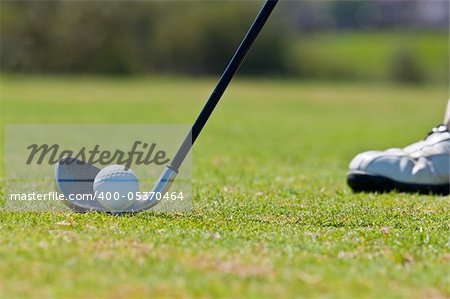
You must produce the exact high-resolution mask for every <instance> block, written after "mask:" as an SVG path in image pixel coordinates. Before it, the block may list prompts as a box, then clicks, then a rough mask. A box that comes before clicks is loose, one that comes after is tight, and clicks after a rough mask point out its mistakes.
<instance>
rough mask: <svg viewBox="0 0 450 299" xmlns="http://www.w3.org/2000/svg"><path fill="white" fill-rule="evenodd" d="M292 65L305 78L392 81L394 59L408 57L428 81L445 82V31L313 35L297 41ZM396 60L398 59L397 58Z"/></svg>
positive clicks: (446, 70)
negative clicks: (298, 69)
mask: <svg viewBox="0 0 450 299" xmlns="http://www.w3.org/2000/svg"><path fill="white" fill-rule="evenodd" d="M294 51H295V52H294V53H297V54H296V55H297V58H295V55H294V61H293V62H292V64H293V65H294V68H295V66H298V67H300V68H302V69H303V71H304V75H305V76H316V77H325V78H326V77H329V78H339V77H342V76H343V77H344V78H346V77H353V78H359V79H368V78H369V79H371V80H392V79H393V78H392V76H393V70H394V69H396V68H398V67H399V66H398V64H396V63H395V62H394V61H395V59H396V58H395V57H398V55H400V53H403V55H409V56H410V57H411V59H412V60H413V61H414V63H415V64H417V67H418V70H419V71H420V72H421V74H422V75H423V76H424V77H425V78H427V80H428V81H432V82H442V83H445V82H447V81H448V65H449V58H448V53H449V37H448V32H446V31H443V32H438V31H436V32H420V31H398V32H395V31H390V32H388V31H386V32H383V31H367V32H351V31H349V32H343V33H340V34H336V33H317V34H312V35H310V36H304V37H301V38H299V39H298V41H297V42H296V46H295V48H294ZM397 59H398V58H397Z"/></svg>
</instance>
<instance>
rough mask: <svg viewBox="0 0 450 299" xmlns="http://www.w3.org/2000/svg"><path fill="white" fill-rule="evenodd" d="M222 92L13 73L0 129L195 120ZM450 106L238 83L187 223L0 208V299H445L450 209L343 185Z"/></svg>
mask: <svg viewBox="0 0 450 299" xmlns="http://www.w3.org/2000/svg"><path fill="white" fill-rule="evenodd" d="M213 83H214V81H213V80H209V79H200V78H199V79H195V80H194V79H180V78H152V77H149V78H134V79H125V78H117V79H111V78H109V79H108V78H95V77H79V78H71V77H62V78H54V77H18V76H3V77H2V78H1V83H0V87H1V91H0V92H1V94H0V96H1V100H2V118H1V119H2V123H3V124H7V123H8V124H9V123H191V122H192V120H193V119H194V117H195V116H196V114H197V112H198V110H199V109H200V108H201V106H202V104H203V99H204V98H206V97H207V96H208V94H209V92H210V89H211V86H213ZM447 97H448V93H447V90H446V88H445V86H421V87H414V86H393V85H392V86H389V85H371V84H364V83H358V84H352V83H314V82H301V81H295V80H291V81H277V80H272V81H271V80H260V81H257V80H248V79H242V78H241V79H238V80H237V81H235V82H233V84H232V86H230V88H229V90H228V91H227V92H226V94H225V96H224V99H223V102H222V103H221V104H220V105H219V106H218V109H217V111H216V112H215V113H214V116H213V117H212V118H211V120H210V122H209V123H208V125H207V126H206V128H205V130H204V132H203V133H202V136H201V137H200V138H199V140H198V143H197V144H196V145H195V148H194V162H193V163H194V164H193V167H194V168H193V190H194V208H193V209H192V211H190V212H186V213H176V214H170V213H169V214H154V213H144V214H139V215H136V216H134V217H130V216H125V217H111V216H107V215H101V214H82V215H80V214H73V213H12V212H8V211H6V210H4V209H3V210H0V231H1V234H0V269H2V271H0V297H3V298H11V297H14V298H20V297H50V298H52V297H67V298H71V297H73V298H77V297H78V298H80V297H112V298H122V297H127V298H128V297H130V298H133V297H142V296H147V297H150V296H151V297H167V296H170V297H197V296H199V297H255V298H256V297H258V298H259V297H311V296H320V297H323V298H349V297H364V298H368V297H372V298H375V297H378V298H381V297H382V298H426V297H427V298H447V297H448V296H450V290H449V274H450V273H449V267H448V265H449V262H450V254H449V222H450V221H449V220H450V219H449V214H450V213H449V212H450V211H449V199H448V197H433V196H423V195H414V194H413V195H408V194H398V193H389V194H383V195H377V194H353V193H352V192H351V191H350V190H349V189H348V187H347V186H346V184H345V174H346V169H347V165H348V162H349V160H350V159H351V158H352V157H353V156H354V155H355V154H357V153H358V152H360V151H362V150H368V149H378V148H380V149H381V148H386V147H393V146H403V145H406V144H408V143H410V142H413V141H415V140H418V139H419V138H421V137H422V136H423V135H424V134H425V133H426V132H427V131H428V130H429V129H430V128H431V126H433V125H435V124H437V123H439V122H440V121H441V117H442V114H443V111H444V107H445V100H446V99H447ZM3 163H4V161H3V160H2V164H3ZM2 168H3V167H2ZM2 173H3V170H2ZM3 175H4V173H3ZM2 188H3V184H2Z"/></svg>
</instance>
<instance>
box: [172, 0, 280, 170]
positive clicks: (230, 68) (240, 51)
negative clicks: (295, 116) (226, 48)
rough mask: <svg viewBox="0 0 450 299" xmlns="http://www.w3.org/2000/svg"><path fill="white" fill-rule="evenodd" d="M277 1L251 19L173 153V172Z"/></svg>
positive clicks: (268, 0)
mask: <svg viewBox="0 0 450 299" xmlns="http://www.w3.org/2000/svg"><path fill="white" fill-rule="evenodd" d="M277 2H278V0H266V2H265V3H264V5H263V7H262V8H261V10H260V12H259V13H258V16H257V17H256V19H255V20H254V21H253V24H252V26H251V27H250V29H249V30H248V32H247V34H246V35H245V37H244V39H243V40H242V42H241V44H240V45H239V47H238V48H237V50H236V52H234V55H233V57H232V58H231V60H230V62H229V63H228V65H227V67H226V69H225V71H224V72H223V73H222V76H221V77H220V79H219V81H218V82H217V85H216V87H215V88H214V90H213V92H212V93H211V95H210V97H209V99H208V101H207V102H206V104H205V106H204V107H203V109H202V111H201V112H200V114H199V116H198V117H197V119H196V120H195V123H194V125H193V126H192V129H191V130H190V131H189V133H188V135H187V136H186V138H185V139H184V141H183V143H182V145H181V147H180V149H179V150H178V152H177V153H176V154H175V157H174V158H173V160H172V162H171V163H170V165H169V166H168V168H170V169H172V170H173V171H175V172H178V169H179V168H180V166H181V164H182V163H183V161H184V158H185V157H186V155H187V154H188V153H189V151H190V150H191V147H192V145H193V144H194V142H195V140H196V139H197V137H198V135H199V134H200V132H201V131H202V129H203V127H204V126H205V124H206V122H207V121H208V118H209V116H210V115H211V114H212V112H213V110H214V108H215V107H216V105H217V103H218V102H219V100H220V98H221V97H222V95H223V93H224V92H225V89H226V88H227V86H228V84H229V83H230V81H231V79H232V78H233V76H234V74H235V73H236V72H237V70H238V69H239V66H240V65H241V63H242V61H243V60H244V58H245V56H246V54H247V52H248V50H250V47H251V46H252V44H253V42H254V41H255V39H256V37H257V36H258V34H259V32H260V31H261V29H262V28H263V26H264V24H265V23H266V21H267V19H268V18H269V16H270V14H271V13H272V10H273V9H274V7H275V5H276V4H277Z"/></svg>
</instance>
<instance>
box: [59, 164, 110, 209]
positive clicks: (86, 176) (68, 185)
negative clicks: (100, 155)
mask: <svg viewBox="0 0 450 299" xmlns="http://www.w3.org/2000/svg"><path fill="white" fill-rule="evenodd" d="M99 171H100V168H98V167H95V166H94V165H91V164H89V163H87V162H84V161H81V160H78V159H75V158H70V157H67V158H62V159H61V160H59V161H58V163H57V164H56V166H55V184H56V188H57V189H58V191H59V192H61V193H62V194H64V197H65V200H64V201H63V203H64V204H65V205H66V206H68V207H69V208H70V209H71V210H73V211H75V212H79V213H83V212H88V211H101V212H107V210H106V209H105V208H104V207H102V206H101V205H100V204H99V203H98V201H97V200H96V199H95V198H94V190H93V184H94V179H95V177H96V176H97V174H98V173H99ZM83 195H84V196H85V197H86V200H82V199H78V200H77V199H75V198H74V197H75V196H83ZM89 196H90V197H91V199H87V198H88V197H89Z"/></svg>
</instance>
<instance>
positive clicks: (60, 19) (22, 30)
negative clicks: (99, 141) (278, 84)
mask: <svg viewBox="0 0 450 299" xmlns="http://www.w3.org/2000/svg"><path fill="white" fill-rule="evenodd" d="M281 3H282V4H281ZM411 3H416V4H417V3H419V4H421V3H422V2H421V0H411ZM436 3H437V2H436ZM405 5H407V4H404V5H401V3H400V4H399V3H397V2H396V3H392V1H384V0H365V1H334V2H333V1H318V2H317V1H299V2H298V1H294V2H292V1H287V2H280V4H279V5H278V7H277V9H276V10H275V12H274V15H273V16H272V18H271V19H270V21H269V22H268V24H267V26H266V27H265V28H264V29H263V33H262V34H261V35H260V37H259V38H258V40H257V41H256V43H255V46H254V48H253V49H252V50H251V52H250V54H249V56H248V57H247V60H246V61H245V63H244V65H243V67H242V69H241V71H240V72H241V73H244V74H261V75H290V76H299V77H305V78H327V79H330V78H331V79H336V78H339V79H361V78H362V79H374V78H375V79H380V78H381V79H393V80H396V81H405V82H422V81H427V80H437V81H447V78H448V74H447V73H446V74H444V75H442V74H440V73H439V74H438V75H433V76H428V75H427V70H426V65H425V67H424V61H425V63H426V61H427V60H428V58H430V56H436V55H435V54H434V53H435V52H432V51H428V50H427V49H425V50H424V51H422V52H424V53H425V52H427V51H428V52H427V53H425V54H424V55H422V56H420V55H419V56H418V55H416V54H415V49H414V48H413V47H410V46H408V45H407V44H404V43H402V44H401V45H400V46H401V47H399V48H393V49H389V51H390V52H389V53H388V54H389V55H390V56H389V57H384V56H383V57H382V58H380V59H384V60H386V61H384V62H386V63H387V64H389V67H387V69H388V71H387V72H385V73H383V74H381V75H380V74H379V72H378V73H377V71H376V69H377V64H378V65H379V64H380V63H377V62H376V60H375V59H372V58H373V56H374V55H373V53H376V52H374V50H373V49H372V50H371V49H368V46H366V45H365V41H364V38H362V39H359V40H357V39H355V40H353V41H349V42H348V47H347V48H343V47H340V48H339V47H337V46H339V44H342V42H335V43H334V44H330V43H328V44H327V43H323V44H321V42H320V39H317V38H316V36H317V35H320V34H321V33H323V32H324V31H325V32H327V31H328V32H332V34H336V33H337V32H341V31H345V30H349V29H353V30H354V29H357V30H361V29H363V30H374V29H375V30H380V29H382V30H385V29H386V28H387V27H386V26H391V27H392V26H393V25H398V24H396V23H395V22H397V23H399V24H400V25H401V24H403V25H405V26H406V27H408V26H409V27H411V25H413V24H416V23H417V18H416V17H415V14H414V13H412V12H410V13H407V14H405V12H404V11H405V7H408V9H410V10H411V11H412V8H414V7H413V6H411V5H408V6H405ZM421 5H422V4H421ZM260 6H261V2H260V1H168V2H165V1H107V2H106V1H6V2H0V17H1V18H0V67H1V70H2V71H4V72H26V73H102V74H117V75H126V74H145V73H158V74H160V73H171V74H194V75H195V74H217V73H218V72H220V71H221V70H222V69H223V67H224V66H225V64H226V62H227V61H228V59H229V58H230V56H231V55H232V53H233V51H234V50H235V48H236V46H237V44H238V43H239V41H240V40H241V39H242V37H243V35H244V33H245V32H246V31H247V29H248V27H249V25H250V23H251V22H252V20H253V18H254V17H255V15H256V12H257V11H258V10H259V8H260ZM419 8H420V7H419ZM422 10H423V9H422V8H420V9H416V11H417V12H421V11H422ZM396 11H397V12H399V13H402V15H401V16H402V17H399V16H400V15H398V14H395V13H394V12H396ZM438 12H439V10H438ZM405 16H406V17H405ZM444 17H445V16H444ZM447 21H448V17H447ZM440 22H441V21H440ZM441 23H442V22H441ZM441 23H433V26H438V27H442V24H441ZM436 24H437V25H436ZM445 24H447V23H445ZM389 28H390V27H389ZM439 30H441V31H442V29H439ZM399 36H401V34H400V35H399ZM421 43H422V44H423V42H422V41H421ZM378 46H379V45H375V47H378ZM328 47H329V48H328ZM324 48H325V49H324ZM381 48H382V47H381ZM339 49H340V52H339ZM355 50H356V51H355ZM358 51H359V52H358ZM364 51H365V52H364ZM363 52H364V53H366V54H365V55H366V56H367V58H362V59H359V64H360V65H362V67H359V70H358V67H357V65H356V63H353V59H354V58H357V57H356V56H355V55H359V54H360V53H361V55H362V54H363ZM391 52H392V53H391ZM339 55H341V56H339ZM445 55H446V54H445ZM345 56H347V57H345ZM431 58H432V59H434V60H435V63H434V65H433V66H432V67H431V68H436V65H439V64H442V63H441V62H442V61H446V62H447V64H448V57H447V58H446V57H444V58H439V59H440V60H436V59H437V58H436V57H434V58H433V57H431ZM431 58H430V59H431ZM345 59H347V60H345ZM446 59H447V60H446ZM341 60H342V61H341ZM370 61H372V62H370ZM384 62H383V63H384ZM366 63H367V65H366ZM369 63H371V64H372V65H370V64H369ZM371 67H372V68H373V69H374V71H372V70H371ZM364 68H366V69H367V71H364ZM429 68H430V67H429ZM361 70H363V71H361ZM427 76H428V77H429V78H428V77H427ZM444 77H445V79H444ZM430 78H431V79H430Z"/></svg>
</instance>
